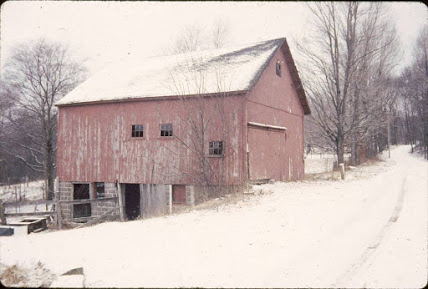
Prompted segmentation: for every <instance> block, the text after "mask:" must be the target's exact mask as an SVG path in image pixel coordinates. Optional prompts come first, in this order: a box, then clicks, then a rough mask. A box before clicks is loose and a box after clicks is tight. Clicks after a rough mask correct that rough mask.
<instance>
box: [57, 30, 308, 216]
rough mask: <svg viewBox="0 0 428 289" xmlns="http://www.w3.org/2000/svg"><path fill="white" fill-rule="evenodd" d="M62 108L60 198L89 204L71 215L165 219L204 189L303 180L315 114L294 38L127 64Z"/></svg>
mask: <svg viewBox="0 0 428 289" xmlns="http://www.w3.org/2000/svg"><path fill="white" fill-rule="evenodd" d="M56 105H57V106H58V109H59V124H58V153H57V174H58V178H59V192H60V193H59V198H60V200H69V201H71V200H83V201H79V202H78V203H74V204H70V205H66V204H63V205H62V207H61V209H62V212H63V215H64V217H65V218H74V219H85V218H90V217H96V216H99V215H102V214H104V213H106V212H107V211H109V210H111V209H113V208H114V207H115V206H117V204H119V205H120V207H121V208H123V212H122V216H123V217H127V218H128V219H134V218H136V217H139V216H141V217H148V216H154V215H161V214H165V213H166V212H167V208H168V206H167V203H168V202H172V203H173V204H193V203H194V202H195V198H196V201H197V199H198V197H204V196H205V197H206V195H207V194H210V192H211V191H212V190H211V189H207V188H214V187H216V188H218V187H222V188H224V187H236V186H240V185H243V184H245V183H247V182H249V181H254V180H268V179H270V180H277V181H292V180H298V179H301V178H302V177H303V175H304V159H303V153H304V152H303V149H304V127H303V118H304V115H305V114H309V113H310V110H309V106H308V103H307V99H306V96H305V93H304V90H303V87H302V84H301V81H300V78H299V76H298V73H297V70H296V67H295V64H294V61H293V58H292V56H291V53H290V50H289V47H288V45H287V42H286V39H285V38H281V39H275V40H269V41H264V42H259V43H255V44H251V45H243V46H236V47H229V48H221V49H215V50H207V51H200V52H193V53H185V54H179V55H169V56H160V57H149V58H138V57H133V56H130V57H128V58H126V59H124V60H123V61H120V62H119V63H116V64H113V65H111V66H109V67H107V68H106V69H104V70H102V71H100V72H98V73H96V74H95V75H93V76H92V77H91V78H89V79H88V80H87V81H85V82H84V83H82V84H81V85H80V86H78V87H77V88H76V89H74V90H73V91H72V92H70V93H69V94H68V95H67V96H65V97H64V98H63V99H61V100H60V101H58V102H57V104H56ZM170 198H171V201H169V199H170ZM84 200H87V203H85V201H84Z"/></svg>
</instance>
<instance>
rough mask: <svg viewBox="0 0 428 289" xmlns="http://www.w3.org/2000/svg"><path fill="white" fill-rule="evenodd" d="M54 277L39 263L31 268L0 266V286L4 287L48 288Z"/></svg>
mask: <svg viewBox="0 0 428 289" xmlns="http://www.w3.org/2000/svg"><path fill="white" fill-rule="evenodd" d="M54 279H55V275H54V274H52V273H51V272H50V271H49V270H48V269H46V268H45V267H44V266H43V264H42V263H41V262H38V263H37V264H36V265H34V266H32V268H24V267H22V266H18V265H16V264H15V265H12V266H6V265H4V264H0V280H1V284H2V285H4V286H6V287H49V286H50V284H51V283H52V282H53V281H54Z"/></svg>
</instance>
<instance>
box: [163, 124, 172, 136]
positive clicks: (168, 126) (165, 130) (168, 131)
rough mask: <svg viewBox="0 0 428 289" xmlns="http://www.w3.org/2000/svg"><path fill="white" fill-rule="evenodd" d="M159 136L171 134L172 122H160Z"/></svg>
mask: <svg viewBox="0 0 428 289" xmlns="http://www.w3.org/2000/svg"><path fill="white" fill-rule="evenodd" d="M161 136H172V123H163V124H161Z"/></svg>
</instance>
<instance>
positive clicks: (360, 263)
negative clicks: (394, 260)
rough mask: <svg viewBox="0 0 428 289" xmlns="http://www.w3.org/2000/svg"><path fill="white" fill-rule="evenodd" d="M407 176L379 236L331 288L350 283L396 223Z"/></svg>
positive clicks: (401, 206)
mask: <svg viewBox="0 0 428 289" xmlns="http://www.w3.org/2000/svg"><path fill="white" fill-rule="evenodd" d="M406 182H407V176H406V177H405V178H404V179H403V182H402V183H401V189H400V193H399V196H398V199H397V203H396V204H395V207H394V211H393V212H392V215H391V217H390V218H389V220H388V222H387V223H386V224H385V225H384V226H383V227H382V229H381V230H380V232H379V234H378V235H377V236H376V238H375V239H374V241H373V242H372V243H371V244H370V245H369V246H368V247H367V248H366V249H365V250H364V252H363V253H362V254H361V256H360V257H359V258H358V260H357V261H356V262H355V263H353V264H352V265H351V266H349V267H348V269H347V270H346V271H345V273H343V274H342V275H340V276H339V278H337V279H336V282H335V283H333V284H332V287H343V286H346V285H347V284H349V283H350V281H352V279H353V276H355V274H356V273H357V272H358V271H359V270H360V269H361V268H362V267H363V266H364V265H365V264H366V263H367V261H368V260H369V259H370V257H371V256H372V255H373V254H374V253H375V252H376V249H377V248H378V247H379V245H380V244H381V242H382V240H383V239H384V237H385V235H386V234H387V233H388V231H389V230H390V228H391V227H392V226H393V224H394V223H395V222H397V219H398V217H399V216H400V212H401V210H402V208H403V201H404V195H405V192H406V190H407V186H406Z"/></svg>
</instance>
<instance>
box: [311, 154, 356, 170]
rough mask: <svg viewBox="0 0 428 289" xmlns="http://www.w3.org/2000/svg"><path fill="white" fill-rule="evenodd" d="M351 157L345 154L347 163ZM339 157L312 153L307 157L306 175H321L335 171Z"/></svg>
mask: <svg viewBox="0 0 428 289" xmlns="http://www.w3.org/2000/svg"><path fill="white" fill-rule="evenodd" d="M349 159H350V155H349V154H345V161H346V162H347V161H349ZM335 162H337V156H336V155H335V154H330V153H310V154H308V155H305V174H320V173H326V172H331V171H333V168H334V163H335Z"/></svg>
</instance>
